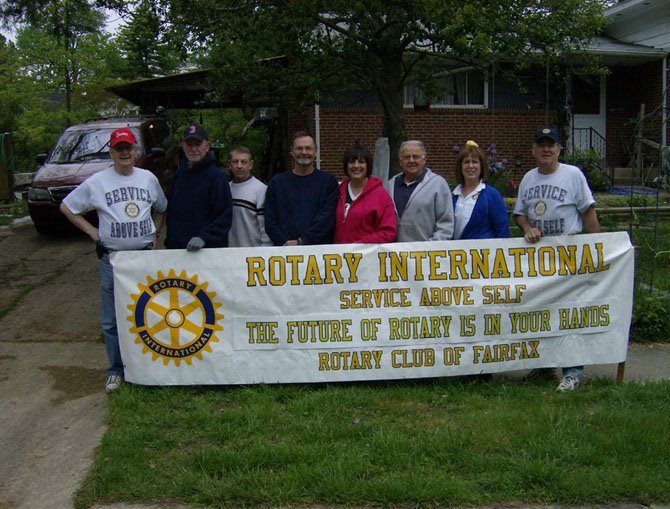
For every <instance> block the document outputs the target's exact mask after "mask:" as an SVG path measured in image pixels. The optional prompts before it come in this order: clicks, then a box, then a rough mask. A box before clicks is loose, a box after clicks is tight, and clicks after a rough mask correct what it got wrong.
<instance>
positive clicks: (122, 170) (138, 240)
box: [60, 128, 167, 393]
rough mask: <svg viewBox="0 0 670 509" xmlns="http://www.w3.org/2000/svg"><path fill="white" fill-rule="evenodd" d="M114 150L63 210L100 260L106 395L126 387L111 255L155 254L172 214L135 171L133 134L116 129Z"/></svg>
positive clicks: (150, 182)
mask: <svg viewBox="0 0 670 509" xmlns="http://www.w3.org/2000/svg"><path fill="white" fill-rule="evenodd" d="M109 147H110V151H109V153H110V157H111V158H112V162H113V164H112V165H111V166H110V167H109V168H107V169H105V170H103V171H101V172H99V173H96V174H95V175H92V176H91V177H89V178H88V179H86V180H85V181H84V182H83V183H82V184H80V185H79V186H78V187H77V188H76V189H75V190H74V191H72V192H71V193H70V194H69V195H67V196H66V197H65V199H64V200H63V203H61V206H60V210H61V212H62V213H63V215H65V217H67V218H68V219H69V220H70V221H71V222H72V223H73V224H74V225H75V226H77V228H79V229H80V230H82V231H83V232H84V233H86V234H87V235H88V236H89V237H91V240H93V241H94V242H95V243H96V251H97V253H98V258H99V259H100V262H99V268H100V289H101V297H102V313H101V315H102V316H101V325H102V332H103V336H104V338H105V348H106V350H107V358H108V360H109V367H108V368H107V382H106V384H105V390H106V391H107V393H110V392H112V391H115V390H116V389H118V388H119V387H120V385H121V383H122V382H123V360H122V359H121V351H120V349H119V335H118V331H117V328H116V312H115V309H114V274H113V272H112V265H111V264H110V262H109V254H110V253H111V252H112V251H129V250H141V249H153V248H155V247H156V237H157V234H158V232H159V231H160V229H161V227H162V226H163V221H164V218H165V210H166V209H167V199H166V198H165V194H164V193H163V190H162V189H161V186H160V184H159V183H158V179H157V178H156V176H155V175H154V174H153V173H151V172H149V171H147V170H143V169H141V168H136V167H134V166H133V164H134V163H135V159H136V157H137V141H136V139H135V135H134V134H133V132H132V131H131V130H130V129H127V128H121V129H116V130H115V131H114V132H112V134H111V136H110V139H109ZM92 210H95V211H96V212H97V214H98V228H96V227H95V226H93V225H92V224H91V223H90V222H89V221H88V220H86V218H85V217H84V214H86V213H87V212H89V211H92ZM152 212H153V213H154V215H153V217H152Z"/></svg>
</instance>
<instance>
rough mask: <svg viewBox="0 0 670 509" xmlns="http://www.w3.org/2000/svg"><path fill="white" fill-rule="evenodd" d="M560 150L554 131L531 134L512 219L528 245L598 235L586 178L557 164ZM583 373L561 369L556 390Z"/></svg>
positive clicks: (577, 369)
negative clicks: (530, 159)
mask: <svg viewBox="0 0 670 509" xmlns="http://www.w3.org/2000/svg"><path fill="white" fill-rule="evenodd" d="M561 148H562V147H561V144H560V138H559V135H558V131H557V130H556V129H554V128H553V127H542V128H540V129H538V130H537V132H536V133H535V143H534V144H533V156H534V157H535V161H536V162H537V168H533V169H532V170H530V171H529V172H528V173H526V175H524V177H523V179H522V180H521V184H519V196H518V197H517V199H516V204H515V206H514V219H515V220H516V223H517V225H519V228H521V229H522V230H523V234H524V238H525V239H526V241H528V242H531V243H535V242H538V241H539V240H540V239H541V238H542V237H546V236H555V235H574V234H578V233H582V230H583V229H586V231H587V232H588V233H599V232H600V223H599V222H598V215H597V214H596V208H595V207H596V202H595V200H594V199H593V195H592V194H591V190H590V189H589V186H588V183H587V181H586V177H585V176H584V174H583V173H582V171H581V170H580V169H579V168H577V167H576V166H570V165H568V164H563V163H559V162H558V156H559V155H560V153H561ZM583 371H584V366H573V367H569V368H563V378H562V380H561V383H560V384H559V385H558V387H557V388H556V390H557V391H558V392H566V391H572V390H574V389H576V388H577V386H578V385H579V377H580V376H581V374H582V372H583Z"/></svg>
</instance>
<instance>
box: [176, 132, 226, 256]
mask: <svg viewBox="0 0 670 509" xmlns="http://www.w3.org/2000/svg"><path fill="white" fill-rule="evenodd" d="M181 146H182V149H183V150H184V157H182V159H181V161H180V162H179V166H178V168H177V171H176V172H175V176H174V180H173V181H172V185H171V186H170V191H169V193H168V209H167V220H166V225H167V233H166V238H165V247H167V248H168V249H184V248H186V249H187V250H189V251H197V250H199V249H201V248H203V247H227V246H228V232H229V231H230V225H231V224H232V220H233V199H232V196H231V194H230V186H229V185H228V179H227V178H226V175H225V173H224V172H223V170H221V169H220V168H219V167H218V166H217V165H216V161H215V157H214V155H213V154H211V153H210V151H209V149H210V148H211V144H210V143H209V139H208V136H207V131H205V129H204V128H203V127H202V126H201V125H198V124H191V125H189V126H188V127H186V130H185V131H184V136H183V137H182V142H181Z"/></svg>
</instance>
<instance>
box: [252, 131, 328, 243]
mask: <svg viewBox="0 0 670 509" xmlns="http://www.w3.org/2000/svg"><path fill="white" fill-rule="evenodd" d="M291 156H292V157H293V162H294V164H293V170H292V171H285V172H283V173H280V174H278V175H275V176H274V177H273V178H272V180H270V183H269V185H268V190H267V193H266V195H265V231H266V233H267V234H268V237H270V239H271V240H272V242H273V243H274V245H275V246H297V245H302V244H329V243H331V242H332V238H333V228H334V227H335V209H336V208H337V198H338V195H339V190H338V184H337V180H336V179H335V177H333V176H332V175H331V174H330V173H326V172H322V171H320V170H318V169H317V168H316V165H315V160H316V144H315V143H314V138H312V136H310V135H309V134H308V133H307V132H305V131H300V132H298V133H296V134H295V136H294V137H293V144H292V146H291Z"/></svg>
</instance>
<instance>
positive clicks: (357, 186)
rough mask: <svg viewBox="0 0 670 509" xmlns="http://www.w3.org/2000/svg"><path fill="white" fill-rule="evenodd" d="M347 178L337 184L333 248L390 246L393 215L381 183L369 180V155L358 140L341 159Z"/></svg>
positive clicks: (391, 204) (370, 159) (394, 226)
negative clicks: (388, 244) (334, 246)
mask: <svg viewBox="0 0 670 509" xmlns="http://www.w3.org/2000/svg"><path fill="white" fill-rule="evenodd" d="M342 166H343V168H344V174H345V175H346V176H347V178H345V179H344V181H343V182H342V183H341V184H340V197H339V200H338V202H337V211H336V212H335V236H334V242H335V243H336V244H350V243H367V244H382V243H384V242H393V241H394V240H395V236H396V214H395V207H394V205H393V200H391V197H390V196H389V194H388V193H387V192H386V189H384V186H383V185H382V181H381V180H379V179H378V178H376V177H373V176H371V173H372V155H371V154H370V151H369V150H368V149H367V147H366V146H365V145H364V144H363V142H362V141H361V140H356V143H355V144H354V146H353V147H351V148H350V149H349V150H347V151H346V152H345V153H344V157H343V158H342Z"/></svg>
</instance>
